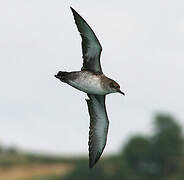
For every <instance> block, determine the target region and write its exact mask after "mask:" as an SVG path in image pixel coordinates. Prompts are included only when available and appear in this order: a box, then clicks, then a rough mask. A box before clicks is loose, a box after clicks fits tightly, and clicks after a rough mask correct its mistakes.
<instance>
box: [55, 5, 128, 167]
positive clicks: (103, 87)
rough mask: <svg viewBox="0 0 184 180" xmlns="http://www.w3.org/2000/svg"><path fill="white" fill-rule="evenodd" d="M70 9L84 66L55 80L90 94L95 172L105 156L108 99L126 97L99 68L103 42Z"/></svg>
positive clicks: (88, 103)
mask: <svg viewBox="0 0 184 180" xmlns="http://www.w3.org/2000/svg"><path fill="white" fill-rule="evenodd" d="M70 8H71V10H72V13H73V16H74V19H75V23H76V25H77V28H78V31H79V32H80V35H81V37H82V54H83V66H82V68H81V71H72V72H65V71H59V72H58V73H57V75H55V77H56V78H58V79H59V80H60V81H61V82H64V83H67V84H69V85H70V86H72V87H74V88H76V89H78V90H80V91H83V92H85V93H87V96H88V99H86V101H87V105H88V111H89V116H90V130H89V142H88V145H89V167H90V168H92V167H93V166H94V165H95V164H96V162H97V161H98V160H99V158H100V156H101V155H102V152H103V150H104V148H105V145H106V141H107V133H108V127H109V120H108V116H107V111H106V106H105V97H106V95H107V94H110V93H116V92H118V93H121V94H123V95H125V94H124V92H122V91H121V90H120V86H119V84H118V83H117V82H115V81H114V80H112V79H110V78H108V77H106V76H105V75H104V74H103V72H102V68H101V65H100V55H101V51H102V47H101V45H100V42H99V40H98V39H97V37H96V35H95V33H94V32H93V30H92V29H91V27H90V26H89V25H88V23H87V22H86V21H85V20H84V19H83V18H82V17H81V16H80V15H79V14H78V13H77V12H76V11H75V10H74V9H73V8H72V7H70Z"/></svg>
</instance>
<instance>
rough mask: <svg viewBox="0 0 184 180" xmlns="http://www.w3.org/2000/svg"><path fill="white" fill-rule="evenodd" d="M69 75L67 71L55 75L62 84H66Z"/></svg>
mask: <svg viewBox="0 0 184 180" xmlns="http://www.w3.org/2000/svg"><path fill="white" fill-rule="evenodd" d="M67 74H68V72H65V71H59V72H58V73H57V75H55V77H56V78H58V79H60V80H61V81H62V82H66V80H67V78H66V75H67Z"/></svg>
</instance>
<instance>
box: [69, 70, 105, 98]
mask: <svg viewBox="0 0 184 180" xmlns="http://www.w3.org/2000/svg"><path fill="white" fill-rule="evenodd" d="M71 73H76V74H71V75H72V77H73V78H71V79H70V80H68V84H69V85H71V86H73V87H75V88H77V89H78V90H81V91H83V92H86V93H88V94H98V95H105V94H107V91H106V89H104V88H103V87H102V83H101V81H102V78H101V75H96V74H93V73H91V72H88V71H80V72H71Z"/></svg>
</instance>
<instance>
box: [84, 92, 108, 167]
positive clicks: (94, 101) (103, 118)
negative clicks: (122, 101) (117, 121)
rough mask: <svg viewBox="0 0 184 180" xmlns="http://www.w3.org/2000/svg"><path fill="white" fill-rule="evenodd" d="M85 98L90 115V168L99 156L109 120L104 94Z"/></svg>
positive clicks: (104, 143)
mask: <svg viewBox="0 0 184 180" xmlns="http://www.w3.org/2000/svg"><path fill="white" fill-rule="evenodd" d="M88 97H89V99H87V100H86V101H87V104H88V111H89V115H90V131H89V142H88V145H89V167H90V168H92V167H93V166H94V165H95V163H96V162H97V161H98V159H99V158H100V156H101V154H102V152H103V150H104V148H105V145H106V140H107V133H108V127H109V120H108V117H107V112H106V108H105V96H100V95H90V94H88Z"/></svg>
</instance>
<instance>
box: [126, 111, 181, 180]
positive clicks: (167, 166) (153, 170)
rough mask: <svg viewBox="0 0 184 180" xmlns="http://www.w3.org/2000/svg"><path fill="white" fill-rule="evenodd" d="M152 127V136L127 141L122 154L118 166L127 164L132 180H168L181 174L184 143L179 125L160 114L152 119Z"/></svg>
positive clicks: (169, 117) (170, 118)
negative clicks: (120, 163)
mask: <svg viewBox="0 0 184 180" xmlns="http://www.w3.org/2000/svg"><path fill="white" fill-rule="evenodd" d="M154 125H155V127H154V134H153V136H152V137H144V136H135V137H133V138H131V139H130V140H129V142H128V143H127V144H126V146H125V147H124V150H123V153H122V157H123V161H122V164H123V163H124V162H125V163H126V164H127V166H128V168H129V171H130V174H134V175H135V177H134V179H136V180H137V179H138V180H144V179H145V180H147V179H153V180H155V179H157V180H163V179H164V180H165V179H167V178H170V179H172V177H176V176H177V177H179V176H180V174H181V173H182V169H183V165H182V161H183V147H184V143H183V142H184V141H183V136H182V129H181V126H180V125H179V124H178V123H177V122H176V121H175V119H174V118H172V117H171V116H168V115H162V114H159V115H157V116H156V118H155V121H154ZM122 171H123V170H122ZM181 177H182V176H181ZM177 180H179V179H178V178H177Z"/></svg>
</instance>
